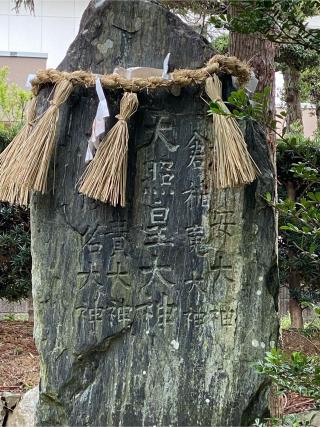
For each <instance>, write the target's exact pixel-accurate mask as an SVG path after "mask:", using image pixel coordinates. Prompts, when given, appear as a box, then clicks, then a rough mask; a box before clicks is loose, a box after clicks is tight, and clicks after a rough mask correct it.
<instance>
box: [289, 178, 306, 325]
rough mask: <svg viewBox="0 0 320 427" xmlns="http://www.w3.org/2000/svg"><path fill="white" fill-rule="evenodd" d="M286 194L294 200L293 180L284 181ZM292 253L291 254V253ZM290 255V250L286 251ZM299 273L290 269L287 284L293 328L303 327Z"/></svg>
mask: <svg viewBox="0 0 320 427" xmlns="http://www.w3.org/2000/svg"><path fill="white" fill-rule="evenodd" d="M286 188H287V196H288V198H289V199H290V200H293V201H295V200H296V189H295V186H294V184H293V182H291V181H289V182H287V183H286ZM292 255H293V254H292ZM288 256H289V257H290V256H291V254H290V251H289V253H288ZM300 284H301V280H300V274H299V272H298V271H297V270H292V271H290V273H289V277H288V285H289V293H290V296H289V313H290V319H291V327H292V328H295V329H302V328H303V317H302V307H301V304H300V302H299V299H298V297H297V293H299V290H300Z"/></svg>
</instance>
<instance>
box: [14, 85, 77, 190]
mask: <svg viewBox="0 0 320 427" xmlns="http://www.w3.org/2000/svg"><path fill="white" fill-rule="evenodd" d="M72 89H73V84H72V82H71V81H70V80H67V79H62V80H61V81H60V82H59V83H57V85H56V88H55V91H54V95H53V100H52V101H50V106H49V108H48V109H47V111H46V112H45V113H44V114H43V115H42V116H41V117H40V118H39V120H38V121H37V123H36V125H35V126H34V128H33V130H32V132H31V134H30V135H29V136H28V138H27V141H26V143H25V144H24V145H23V149H22V150H21V151H20V152H19V154H18V156H17V157H16V161H15V168H14V170H13V172H12V176H13V177H12V179H13V180H14V181H15V182H16V183H17V186H18V187H20V188H22V187H24V186H25V187H26V188H28V190H29V191H31V190H33V191H38V192H40V193H42V194H44V193H45V192H46V190H47V177H48V170H49V165H50V161H51V158H52V154H53V152H54V147H55V134H56V128H57V123H58V120H59V107H60V106H61V105H62V104H63V103H64V102H65V101H66V100H67V99H68V97H69V95H70V94H71V92H72Z"/></svg>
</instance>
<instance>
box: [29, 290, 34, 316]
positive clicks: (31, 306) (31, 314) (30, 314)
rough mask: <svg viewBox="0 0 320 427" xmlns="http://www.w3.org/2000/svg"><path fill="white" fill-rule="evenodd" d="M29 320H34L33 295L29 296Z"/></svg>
mask: <svg viewBox="0 0 320 427" xmlns="http://www.w3.org/2000/svg"><path fill="white" fill-rule="evenodd" d="M28 321H29V322H33V321H34V310H33V299H32V296H30V297H29V298H28Z"/></svg>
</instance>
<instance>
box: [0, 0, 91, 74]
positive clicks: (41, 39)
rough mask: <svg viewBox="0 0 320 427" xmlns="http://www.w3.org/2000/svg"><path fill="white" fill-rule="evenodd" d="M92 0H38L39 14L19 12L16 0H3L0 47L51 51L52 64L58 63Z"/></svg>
mask: <svg viewBox="0 0 320 427" xmlns="http://www.w3.org/2000/svg"><path fill="white" fill-rule="evenodd" d="M88 4H89V0H63V1H62V0H35V14H34V15H31V14H30V11H29V10H26V9H25V8H24V7H22V8H21V9H20V12H19V14H17V13H16V12H15V11H14V10H13V6H14V2H13V0H0V51H7V52H18V53H19V52H37V53H47V54H48V67H53V68H55V67H57V65H58V64H59V62H60V61H61V60H62V59H63V57H64V55H65V53H66V51H67V49H68V47H69V45H70V43H71V42H72V41H73V39H74V37H75V36H76V34H77V32H78V29H79V23H80V19H81V16H82V13H83V11H84V10H85V8H86V7H87V5H88Z"/></svg>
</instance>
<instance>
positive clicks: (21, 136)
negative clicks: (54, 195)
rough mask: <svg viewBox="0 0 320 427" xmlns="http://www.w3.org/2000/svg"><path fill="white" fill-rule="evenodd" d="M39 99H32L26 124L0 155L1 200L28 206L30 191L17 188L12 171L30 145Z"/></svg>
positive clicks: (24, 188) (23, 187)
mask: <svg viewBox="0 0 320 427" xmlns="http://www.w3.org/2000/svg"><path fill="white" fill-rule="evenodd" d="M36 111H37V98H36V97H34V98H32V99H31V101H30V104H29V107H28V110H27V117H26V124H25V125H24V126H23V127H22V129H21V130H20V132H19V133H18V134H17V135H16V136H15V137H14V138H13V140H12V141H11V143H10V144H9V145H8V146H7V147H6V148H5V149H4V150H3V151H2V153H1V154H0V200H1V201H4V202H9V203H11V204H17V205H21V206H26V205H27V204H28V200H29V191H28V189H27V188H26V187H25V186H22V187H20V188H18V187H17V185H16V183H15V182H14V180H13V179H12V170H13V168H14V164H15V159H16V157H17V156H18V155H19V153H20V152H21V150H23V146H24V144H28V143H29V141H28V135H30V133H31V131H32V128H33V126H34V123H35V119H36Z"/></svg>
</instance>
